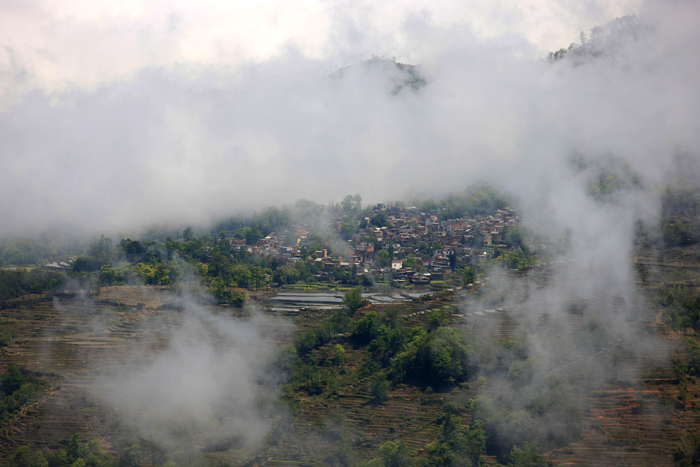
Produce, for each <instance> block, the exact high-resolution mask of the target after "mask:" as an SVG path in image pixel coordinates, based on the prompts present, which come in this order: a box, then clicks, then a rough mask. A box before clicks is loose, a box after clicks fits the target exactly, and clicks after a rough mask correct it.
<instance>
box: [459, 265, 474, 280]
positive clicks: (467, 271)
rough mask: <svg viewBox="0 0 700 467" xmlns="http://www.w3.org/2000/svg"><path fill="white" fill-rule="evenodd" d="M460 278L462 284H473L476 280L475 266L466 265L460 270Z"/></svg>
mask: <svg viewBox="0 0 700 467" xmlns="http://www.w3.org/2000/svg"><path fill="white" fill-rule="evenodd" d="M462 280H463V281H464V285H467V284H473V283H474V282H475V281H476V267H474V266H467V267H466V268H464V271H463V272H462Z"/></svg>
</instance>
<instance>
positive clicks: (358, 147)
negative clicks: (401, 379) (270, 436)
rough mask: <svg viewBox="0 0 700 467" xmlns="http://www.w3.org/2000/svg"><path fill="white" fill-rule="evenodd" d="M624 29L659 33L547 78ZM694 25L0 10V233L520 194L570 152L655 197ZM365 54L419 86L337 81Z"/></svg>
mask: <svg viewBox="0 0 700 467" xmlns="http://www.w3.org/2000/svg"><path fill="white" fill-rule="evenodd" d="M632 13H634V14H638V15H639V16H640V18H643V19H644V20H645V21H648V22H650V23H652V24H654V28H653V31H652V32H649V33H648V36H645V37H642V38H639V39H638V40H636V41H634V42H633V43H626V44H624V46H622V47H621V48H620V50H619V51H618V52H619V53H618V54H617V55H615V56H614V57H612V58H610V57H608V58H607V59H603V60H599V63H596V64H592V65H590V66H584V67H571V66H570V65H568V64H557V66H552V65H550V64H548V63H547V62H545V61H543V60H541V58H543V57H545V56H546V54H547V52H549V51H551V50H555V49H558V48H560V47H566V46H567V45H568V44H570V43H572V42H578V41H579V40H580V36H579V33H580V32H581V31H585V32H588V31H589V30H590V28H592V27H594V26H596V25H603V24H605V23H607V22H609V21H611V20H613V19H614V18H615V17H617V16H621V15H625V14H632ZM699 16H700V15H699V14H698V7H697V5H696V4H695V2H681V1H673V2H651V3H645V2H642V1H618V2H611V1H565V0H562V1H555V0H548V1H539V0H538V1H534V0H533V1H516V0H503V1H472V2H454V1H450V2H446V1H445V2H434V1H431V2H428V1H405V2H362V1H347V2H342V1H326V2H319V1H294V2H290V1H264V2H197V3H196V4H195V3H193V2H185V1H180V2H173V1H170V2H161V1H148V2H145V1H120V2H89V1H70V0H62V1H43V2H42V1H36V2H33V1H4V2H0V234H6V233H15V232H22V231H36V230H41V229H45V228H47V227H48V226H50V225H53V224H55V223H57V222H65V223H74V224H78V225H81V226H84V227H87V228H90V229H94V230H100V229H120V228H130V227H134V226H139V225H144V224H146V223H151V222H162V221H172V220H174V221H182V222H198V221H206V220H208V219H210V218H212V217H213V216H221V215H225V214H227V213H232V212H234V211H236V210H241V209H246V208H248V209H250V208H256V209H259V208H260V207H264V206H266V205H281V204H284V203H291V202H293V201H294V200H296V199H298V198H301V197H305V198H310V199H313V200H315V201H317V202H321V203H326V202H328V201H331V200H334V201H339V200H340V199H342V198H343V197H344V196H345V195H346V194H349V193H352V194H354V193H357V192H359V193H360V194H362V195H363V197H364V198H365V200H366V201H373V202H377V201H384V200H386V199H388V198H389V199H396V198H400V197H403V196H406V195H407V194H410V193H425V194H441V193H445V192H447V191H449V190H456V189H461V188H464V187H465V186H466V185H467V184H468V183H469V182H471V181H473V180H474V179H476V178H490V179H494V180H496V181H498V182H503V185H505V186H507V187H509V188H510V189H512V190H515V191H519V190H524V191H525V192H527V191H528V190H530V189H531V186H530V185H531V184H532V181H533V180H534V179H542V180H544V179H549V177H551V176H552V175H553V174H556V173H557V170H559V167H560V164H561V161H562V160H564V159H565V158H566V157H569V156H570V154H571V152H572V151H573V150H577V151H582V152H584V153H587V154H590V155H591V156H592V157H597V155H599V154H602V153H613V154H616V155H619V156H620V157H623V158H625V159H628V160H630V161H631V162H632V163H633V164H635V165H637V164H639V165H640V167H641V168H640V171H641V172H643V173H644V175H645V176H646V175H648V176H650V177H658V176H660V175H659V174H661V173H662V172H664V171H665V170H666V168H667V166H668V164H667V163H666V161H667V160H670V159H666V158H671V157H672V156H673V155H674V154H677V153H678V151H685V152H693V151H694V150H696V149H697V148H698V146H700V145H698V144H697V139H698V136H697V134H698V132H697V131H696V130H697V129H698V105H697V104H698V91H697V88H698V86H697V84H696V78H695V77H696V76H697V72H698V70H699V68H700V67H698V58H697V56H698V55H700V54H698V53H697V52H698V44H699V43H700V42H698V33H697V31H698V30H700V27H699V26H700V23H699V21H698V17H699ZM373 54H376V55H379V56H385V57H395V58H396V60H397V61H401V62H405V63H413V64H421V71H422V73H423V74H424V75H425V77H426V78H427V80H428V85H427V86H426V87H425V88H423V89H422V90H421V91H420V92H418V93H412V92H410V91H407V92H403V93H401V94H399V95H398V96H393V95H391V94H390V93H389V92H388V90H389V89H390V88H391V86H390V77H388V76H385V75H382V74H381V73H379V72H371V71H367V70H363V69H362V68H361V67H356V69H353V71H352V72H351V73H348V74H346V75H345V76H344V78H343V79H342V80H338V79H333V78H332V77H331V75H332V74H333V72H334V71H335V70H336V69H337V68H338V67H341V66H345V65H349V64H356V63H358V62H360V61H362V60H366V59H368V58H370V57H371V56H372V55H373ZM632 157H633V158H634V160H632V159H630V158H632ZM543 169H545V170H544V172H541V171H542V170H543ZM543 173H544V174H543ZM538 183H540V182H538Z"/></svg>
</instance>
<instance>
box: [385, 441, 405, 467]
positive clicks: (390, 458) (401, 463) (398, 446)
mask: <svg viewBox="0 0 700 467" xmlns="http://www.w3.org/2000/svg"><path fill="white" fill-rule="evenodd" d="M379 454H380V455H381V456H382V460H383V463H384V467H408V466H410V465H411V452H410V451H409V450H408V448H407V447H406V443H404V441H403V440H401V441H399V442H398V443H395V442H393V441H387V442H386V443H384V444H382V446H381V447H380V448H379Z"/></svg>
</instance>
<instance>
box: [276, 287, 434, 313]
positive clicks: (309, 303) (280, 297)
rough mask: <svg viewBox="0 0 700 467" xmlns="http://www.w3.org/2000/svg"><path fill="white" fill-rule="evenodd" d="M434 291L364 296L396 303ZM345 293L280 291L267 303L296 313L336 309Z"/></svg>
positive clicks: (375, 300)
mask: <svg viewBox="0 0 700 467" xmlns="http://www.w3.org/2000/svg"><path fill="white" fill-rule="evenodd" d="M431 293H433V291H431V290H427V289H425V290H412V291H411V292H396V291H389V292H363V294H362V298H364V299H367V300H369V301H370V302H371V303H383V304H387V303H396V302H400V301H403V300H411V299H414V298H418V297H422V296H423V295H428V294H431ZM344 296H345V295H344V293H341V292H298V291H295V292H279V293H277V294H276V295H275V296H273V297H270V298H268V299H267V300H266V301H265V305H266V307H267V308H268V310H269V311H272V312H275V311H281V312H286V313H291V314H294V313H295V312H299V311H306V310H309V309H326V310H329V309H336V308H340V307H341V306H342V303H343V298H344Z"/></svg>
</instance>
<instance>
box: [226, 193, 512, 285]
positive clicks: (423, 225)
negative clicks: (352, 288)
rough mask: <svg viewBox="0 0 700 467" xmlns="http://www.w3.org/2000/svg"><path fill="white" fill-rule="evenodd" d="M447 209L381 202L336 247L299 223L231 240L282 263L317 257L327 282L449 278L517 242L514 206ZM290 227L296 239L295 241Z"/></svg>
mask: <svg viewBox="0 0 700 467" xmlns="http://www.w3.org/2000/svg"><path fill="white" fill-rule="evenodd" d="M441 210H442V209H440V208H437V209H434V210H430V211H421V210H419V209H418V208H416V207H399V206H389V205H384V204H378V205H376V206H375V207H374V208H372V209H371V210H369V211H365V212H364V214H365V217H364V218H362V219H360V220H359V221H355V222H357V223H358V225H359V227H358V228H357V230H356V232H355V233H354V235H352V237H351V238H350V239H348V240H347V241H346V242H342V241H337V242H334V243H333V245H332V246H333V250H332V251H331V250H330V249H329V248H327V247H324V246H323V243H321V242H317V241H314V240H313V238H314V237H315V236H314V235H313V234H312V231H313V230H312V229H314V228H315V227H312V226H302V225H294V224H293V225H291V227H290V229H289V230H288V231H287V233H286V234H281V233H277V232H272V233H270V234H269V235H267V236H266V237H265V238H262V239H260V240H258V241H257V242H256V243H255V244H253V245H248V244H246V241H245V240H244V239H239V238H234V239H232V240H231V241H230V242H231V246H232V248H233V249H234V250H238V251H248V252H250V253H253V254H259V255H262V256H264V257H266V258H268V259H269V260H275V261H276V262H277V263H278V264H286V263H292V264H294V263H300V262H302V261H303V260H304V258H311V259H313V261H314V262H315V264H316V265H317V266H318V267H317V268H314V269H315V270H316V271H317V272H316V273H315V274H314V279H315V280H316V281H318V282H322V283H323V282H341V281H342V282H357V283H362V280H363V278H365V277H373V278H374V280H376V281H379V282H392V283H394V284H396V285H401V284H409V283H410V284H429V283H430V282H432V281H440V280H443V279H444V277H445V276H446V275H447V274H450V273H452V272H453V271H454V270H455V268H456V267H457V266H458V265H465V264H475V263H479V262H481V261H484V260H488V259H491V258H492V257H493V255H494V249H493V248H487V247H491V246H494V247H502V248H506V247H508V246H512V245H511V244H510V242H508V243H507V242H506V235H507V234H508V232H511V231H513V229H514V228H515V227H516V226H518V225H519V222H520V219H519V217H518V215H517V214H516V213H515V211H514V210H513V209H511V208H509V207H504V208H503V209H499V210H496V211H495V212H494V213H493V214H492V215H485V216H475V217H465V218H458V219H446V220H440V217H441V216H440V214H441ZM346 222H347V219H346V218H345V217H344V216H341V217H336V218H335V219H333V220H332V221H330V222H328V223H327V224H326V225H325V228H326V231H327V232H333V233H338V234H340V233H341V232H342V229H343V225H344V223H346ZM316 228H317V227H316ZM290 231H291V233H292V235H293V238H295V242H292V245H290V244H289V233H290ZM309 247H312V250H313V251H309ZM316 248H318V249H316ZM350 274H352V275H353V276H355V281H353V280H352V279H350V278H349V277H348V276H349V275H350ZM348 279H350V280H348Z"/></svg>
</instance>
